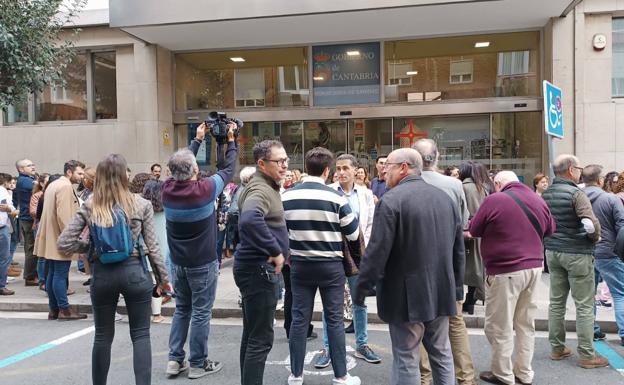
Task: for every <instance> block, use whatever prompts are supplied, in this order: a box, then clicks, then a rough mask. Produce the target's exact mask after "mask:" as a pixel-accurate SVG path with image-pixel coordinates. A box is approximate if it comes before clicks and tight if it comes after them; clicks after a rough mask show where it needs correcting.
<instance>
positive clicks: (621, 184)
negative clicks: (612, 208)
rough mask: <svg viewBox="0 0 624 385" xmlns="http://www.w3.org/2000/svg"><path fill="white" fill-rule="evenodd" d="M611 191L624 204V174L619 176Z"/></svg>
mask: <svg viewBox="0 0 624 385" xmlns="http://www.w3.org/2000/svg"><path fill="white" fill-rule="evenodd" d="M611 191H612V192H613V193H614V194H615V195H617V196H618V197H620V199H621V200H622V202H624V172H621V173H619V174H618V179H617V182H615V183H614V184H613V186H612V190H611Z"/></svg>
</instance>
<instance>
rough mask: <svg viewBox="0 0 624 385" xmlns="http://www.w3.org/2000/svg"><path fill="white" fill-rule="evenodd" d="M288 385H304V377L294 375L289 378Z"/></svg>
mask: <svg viewBox="0 0 624 385" xmlns="http://www.w3.org/2000/svg"><path fill="white" fill-rule="evenodd" d="M288 385H303V375H302V376H301V377H295V376H294V375H293V374H292V373H291V374H290V376H288Z"/></svg>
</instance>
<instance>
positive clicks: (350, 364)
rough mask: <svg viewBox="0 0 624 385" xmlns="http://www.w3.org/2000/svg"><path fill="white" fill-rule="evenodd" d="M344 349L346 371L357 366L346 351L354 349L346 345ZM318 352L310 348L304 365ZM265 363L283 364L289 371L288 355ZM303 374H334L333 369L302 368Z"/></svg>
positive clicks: (351, 351)
mask: <svg viewBox="0 0 624 385" xmlns="http://www.w3.org/2000/svg"><path fill="white" fill-rule="evenodd" d="M346 351H347V371H349V370H351V369H353V368H355V367H356V366H357V361H356V359H355V358H353V356H351V355H350V354H348V353H355V349H353V348H352V347H351V346H346ZM320 352H321V350H312V351H309V352H306V355H305V359H304V365H310V364H311V363H312V360H313V359H314V357H315V356H316V355H317V354H319V353H320ZM266 364H267V365H278V366H284V367H285V368H286V370H288V371H289V372H290V371H291V370H290V355H288V356H286V358H285V359H283V360H282V361H267V362H266ZM303 374H304V375H306V376H330V375H333V374H334V371H333V370H305V369H304V370H303Z"/></svg>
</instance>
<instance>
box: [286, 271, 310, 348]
mask: <svg viewBox="0 0 624 385" xmlns="http://www.w3.org/2000/svg"><path fill="white" fill-rule="evenodd" d="M282 276H283V277H284V289H286V290H285V293H284V329H286V338H290V324H291V323H292V302H293V301H292V287H291V285H290V266H289V265H284V267H283V268H282ZM313 330H314V325H312V324H310V325H309V326H308V334H307V336H308V337H310V335H311V334H312V331H313Z"/></svg>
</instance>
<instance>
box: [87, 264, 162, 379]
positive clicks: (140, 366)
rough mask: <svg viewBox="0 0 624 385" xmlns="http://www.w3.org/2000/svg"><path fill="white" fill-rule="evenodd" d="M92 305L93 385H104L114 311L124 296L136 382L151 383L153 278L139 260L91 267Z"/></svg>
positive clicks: (108, 364)
mask: <svg viewBox="0 0 624 385" xmlns="http://www.w3.org/2000/svg"><path fill="white" fill-rule="evenodd" d="M92 268H93V270H92V271H93V274H92V276H91V302H92V304H93V320H94V321H95V338H94V340H93V351H92V355H91V375H92V380H93V385H105V384H106V377H107V376H108V369H109V367H110V361H111V345H112V343H113V337H114V336H115V311H116V310H117V301H118V300H119V294H122V295H123V296H124V301H125V302H126V307H127V309H128V320H129V323H130V339H131V340H132V348H133V364H134V379H135V383H136V384H137V385H149V384H151V374H152V345H151V342H150V321H151V313H152V311H151V303H152V288H153V284H152V277H151V276H150V275H149V274H148V273H147V272H146V271H145V269H144V267H143V265H142V263H141V261H140V260H139V259H138V258H135V257H130V258H128V259H127V260H125V261H123V262H120V263H114V264H108V265H106V264H102V263H99V262H97V261H96V262H95V263H94V264H93V266H92Z"/></svg>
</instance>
